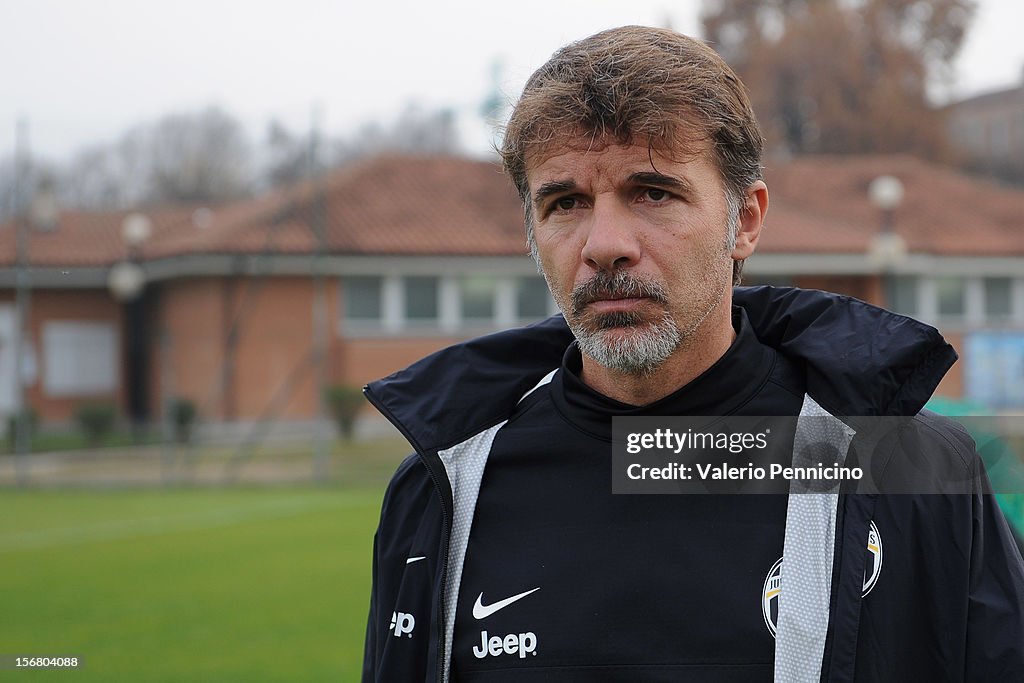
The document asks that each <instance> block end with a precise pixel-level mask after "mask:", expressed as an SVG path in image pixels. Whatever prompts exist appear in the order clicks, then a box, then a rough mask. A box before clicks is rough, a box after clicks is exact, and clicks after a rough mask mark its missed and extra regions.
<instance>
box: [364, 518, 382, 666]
mask: <svg viewBox="0 0 1024 683" xmlns="http://www.w3.org/2000/svg"><path fill="white" fill-rule="evenodd" d="M379 533H380V531H379V530H378V532H377V533H375V534H374V535H373V570H372V571H373V573H372V577H373V578H372V582H371V584H370V614H369V616H368V617H367V620H366V644H365V645H364V647H363V678H362V680H363V683H373V682H374V681H376V680H377V671H376V669H377V661H378V657H377V628H376V625H377V601H378V597H377V539H378V535H379Z"/></svg>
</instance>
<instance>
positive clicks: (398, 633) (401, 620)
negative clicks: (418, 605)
mask: <svg viewBox="0 0 1024 683" xmlns="http://www.w3.org/2000/svg"><path fill="white" fill-rule="evenodd" d="M414 628H416V617H414V616H413V615H411V614H406V613H405V612H392V613H391V631H392V632H393V633H394V634H395V638H401V637H402V636H403V635H407V636H409V637H410V638H412V630H413V629H414Z"/></svg>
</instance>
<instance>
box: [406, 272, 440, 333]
mask: <svg viewBox="0 0 1024 683" xmlns="http://www.w3.org/2000/svg"><path fill="white" fill-rule="evenodd" d="M439 280H440V278H438V277H435V276H433V275H430V276H422V275H415V276H409V277H406V278H404V280H403V289H404V290H405V319H406V321H408V322H411V323H419V324H422V323H433V322H437V315H438V290H439V289H440V287H439Z"/></svg>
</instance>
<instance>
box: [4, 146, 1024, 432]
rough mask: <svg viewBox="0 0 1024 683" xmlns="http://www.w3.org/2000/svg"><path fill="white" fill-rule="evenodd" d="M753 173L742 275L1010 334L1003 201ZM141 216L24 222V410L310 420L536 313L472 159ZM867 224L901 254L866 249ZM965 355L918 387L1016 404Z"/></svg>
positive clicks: (961, 337)
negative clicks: (324, 405) (898, 193)
mask: <svg viewBox="0 0 1024 683" xmlns="http://www.w3.org/2000/svg"><path fill="white" fill-rule="evenodd" d="M882 175H891V176H895V177H896V178H898V179H899V180H900V181H901V182H902V185H903V187H904V190H905V191H904V196H903V199H902V202H901V203H900V204H899V206H898V207H896V208H895V209H893V210H892V211H891V213H890V214H889V215H888V216H883V213H882V211H881V210H880V209H878V208H876V207H874V206H873V205H872V203H871V202H870V201H869V198H868V188H869V186H870V185H871V183H872V181H873V180H875V179H876V178H878V177H879V176H882ZM766 180H767V182H768V186H769V191H770V196H771V205H770V208H769V212H768V217H767V221H766V228H765V232H764V233H763V236H762V239H761V244H760V246H759V249H758V253H757V254H755V256H754V257H753V258H751V259H750V261H749V263H747V264H746V266H745V271H744V272H745V274H746V277H747V280H748V281H749V282H752V283H757V282H763V283H774V284H793V285H798V286H809V287H817V288H822V289H831V290H835V291H840V292H843V293H847V294H850V295H853V296H857V297H859V298H863V299H866V300H869V301H873V302H877V303H888V305H889V306H890V307H894V308H897V309H899V310H902V311H905V312H907V313H910V314H912V315H915V316H917V317H920V318H922V319H925V320H927V321H929V322H933V323H935V324H937V325H939V326H940V327H941V328H942V329H943V330H944V332H946V333H947V334H948V336H949V337H950V339H951V340H952V341H953V343H954V345H956V346H958V348H960V350H961V351H962V352H963V351H967V350H968V347H970V345H971V344H972V339H973V338H974V337H975V336H977V335H985V334H993V333H999V334H1003V335H1020V334H1021V330H1024V192H1021V191H1015V190H1011V189H1007V188H1004V187H1000V186H998V185H995V184H992V183H986V182H980V181H977V180H973V179H970V178H968V177H966V176H964V175H961V174H958V173H956V172H954V171H950V170H947V169H944V168H940V167H937V166H933V165H930V164H928V163H926V162H923V161H920V160H917V159H914V158H911V157H904V156H865V157H828V156H817V157H808V158H801V159H793V160H786V161H779V160H775V161H770V162H769V163H768V165H767V168H766ZM145 215H146V216H147V217H148V219H149V222H150V226H151V229H150V230H149V231H148V236H147V237H146V239H145V240H144V241H142V242H141V244H138V245H134V246H129V245H128V244H127V243H126V242H125V239H124V236H123V225H124V223H125V220H126V218H128V216H129V213H128V212H123V211H121V212H83V211H65V212H63V213H61V214H60V215H59V217H58V219H57V221H56V224H55V225H53V226H52V227H50V228H48V229H43V228H37V227H33V226H25V234H26V235H27V240H26V244H27V248H26V253H27V264H26V268H25V272H26V273H27V276H28V282H29V286H30V291H31V297H30V300H31V303H30V307H29V319H28V324H27V335H26V337H25V342H26V343H25V345H24V346H25V348H26V349H27V351H26V354H27V356H23V358H27V361H26V362H25V363H24V367H23V374H27V377H26V382H27V386H26V391H27V394H26V396H27V399H28V400H29V402H30V404H31V405H32V406H33V408H34V409H35V410H36V411H37V413H38V414H39V415H40V416H41V417H42V418H43V419H44V420H46V421H50V422H65V421H68V420H70V419H71V417H72V416H73V414H74V410H75V409H76V407H77V406H78V405H80V404H81V403H83V402H89V401H111V402H116V403H117V404H118V405H119V406H120V408H121V410H122V412H123V413H124V414H125V415H129V416H133V417H134V418H136V419H139V420H153V419H154V418H155V416H157V415H159V414H160V406H161V405H163V404H165V403H167V402H168V401H169V400H170V399H172V398H173V397H178V396H180V397H186V398H189V399H190V400H192V401H194V402H195V403H196V404H197V406H198V408H199V410H200V413H201V415H202V416H203V418H204V419H205V420H207V421H212V422H238V421H249V420H258V419H271V418H273V419H283V420H304V419H310V418H312V417H314V416H315V415H317V413H318V410H319V399H318V397H319V391H320V388H321V386H322V384H323V383H324V382H327V383H349V384H361V383H363V382H365V381H367V380H369V379H372V378H375V377H378V376H381V375H384V374H387V373H389V372H391V371H393V370H395V369H397V368H398V367H401V366H403V365H405V364H407V363H409V362H411V361H413V360H415V359H416V358H418V357H421V356H422V355H425V354H426V353H428V352H430V351H433V350H435V349H437V348H439V347H440V346H442V345H444V344H447V343H451V342H454V341H456V340H458V339H462V338H466V337H468V336H472V335H475V334H479V333H482V332H487V331H491V330H494V329H498V328H501V327H507V326H511V325H516V324H520V323H523V322H527V321H530V320H534V319H537V318H539V317H543V316H545V315H547V314H549V313H552V312H554V311H555V308H554V305H553V304H552V302H551V300H550V297H549V296H548V295H547V292H546V289H545V287H544V284H543V280H542V279H541V278H540V276H539V275H538V274H537V270H536V267H535V266H534V264H533V263H532V261H531V260H530V259H529V257H528V256H527V249H526V245H525V239H524V234H523V226H522V206H521V203H520V201H519V199H518V197H517V196H516V194H515V192H514V191H513V189H512V187H511V184H510V183H509V182H508V180H507V178H505V177H504V176H503V175H502V174H501V171H500V169H499V167H498V166H496V165H495V164H493V163H490V162H487V161H479V160H471V159H463V158H454V157H423V156H398V155H391V156H382V157H377V158H373V159H368V160H364V161H362V162H360V163H357V164H354V165H352V166H349V167H346V168H343V169H340V170H337V171H334V172H331V173H329V174H326V175H325V176H324V177H323V178H321V179H318V180H316V181H309V182H304V183H300V184H298V185H295V186H292V187H288V188H283V189H278V190H274V191H271V192H268V193H266V194H263V195H261V196H259V197H256V198H253V199H249V200H245V201H239V202H233V203H230V204H226V205H223V206H212V207H202V206H171V207H156V208H152V209H148V210H146V211H145ZM883 219H885V220H883ZM883 226H888V227H887V228H886V227H883ZM886 230H888V231H889V233H891V234H895V235H898V236H899V237H900V238H902V243H903V245H904V246H905V253H904V251H900V250H897V252H898V253H896V254H895V255H893V254H890V257H889V258H888V260H885V259H881V260H880V258H881V256H884V254H881V252H879V248H878V245H879V235H880V233H882V232H883V231H886ZM17 252H18V250H17V227H16V225H15V224H8V225H6V226H0V412H5V413H9V412H10V411H11V410H12V409H13V405H12V401H13V400H14V399H13V396H14V392H13V381H14V372H15V370H14V366H15V362H14V360H13V358H12V356H11V348H12V345H11V344H10V343H9V341H10V338H11V337H12V335H13V334H15V333H16V327H17V325H16V318H17V316H16V315H15V309H14V301H15V286H16V281H17V275H18V272H19V268H18V254H17ZM880 254H881V255H880ZM126 261H130V262H133V263H135V264H137V265H138V266H139V267H141V269H142V272H143V273H144V279H145V286H144V288H143V289H142V291H141V293H140V294H139V296H138V297H137V298H134V299H133V300H131V301H121V300H118V299H117V298H116V297H115V296H114V295H113V294H112V292H111V290H110V288H109V284H108V283H109V280H110V274H111V270H112V268H113V267H114V266H115V265H117V264H119V263H122V262H126ZM321 345H322V347H323V353H320V352H319V350H320V348H321ZM1010 347H1012V348H1016V347H1015V346H1013V345H1012V344H1011V345H1010V346H1008V347H1007V348H1010ZM1021 348H1024V343H1022V345H1021ZM1007 353H1011V354H1012V353H1013V351H1012V350H1011V351H1007ZM1011 360H1012V359H1011ZM970 366H971V363H970V362H969V360H967V361H965V362H962V363H960V364H958V367H957V368H955V369H954V371H953V372H951V373H950V376H949V378H948V379H947V381H946V382H945V383H944V384H943V386H942V387H941V388H940V390H941V391H942V392H943V393H945V394H947V395H951V396H964V395H969V396H973V395H974V394H978V393H979V392H980V393H981V394H985V392H986V391H988V392H989V393H988V394H985V395H984V396H981V398H987V400H989V402H991V403H993V404H996V405H999V406H1010V405H1014V404H1015V403H1014V402H1015V401H1017V400H1020V405H1024V395H1021V396H1020V397H1019V399H1018V395H1017V394H1015V393H1013V390H1011V389H1006V390H1005V391H1003V390H997V391H995V393H992V390H991V387H989V386H988V385H991V383H992V381H991V379H990V378H989V379H986V377H987V376H982V375H984V372H982V371H981V370H978V371H977V372H976V373H975V375H978V376H977V377H975V376H974V375H972V374H971V373H972V370H971V367H970ZM26 368H27V370H26ZM965 369H966V374H965ZM978 373H981V374H978ZM989 373H990V374H991V371H989ZM986 382H987V384H986ZM979 383H980V384H979ZM976 385H977V386H980V387H982V388H981V389H977V388H976ZM986 387H988V388H986ZM1000 391H1002V393H999V392H1000ZM972 392H973V393H972ZM1007 392H1009V393H1007Z"/></svg>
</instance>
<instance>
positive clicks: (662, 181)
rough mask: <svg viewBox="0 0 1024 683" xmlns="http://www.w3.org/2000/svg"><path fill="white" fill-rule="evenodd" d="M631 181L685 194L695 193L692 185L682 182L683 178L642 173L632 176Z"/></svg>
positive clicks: (648, 172)
mask: <svg viewBox="0 0 1024 683" xmlns="http://www.w3.org/2000/svg"><path fill="white" fill-rule="evenodd" d="M629 180H630V182H632V183H634V184H636V185H655V186H657V187H664V188H669V189H672V190H676V191H677V192H680V193H683V194H690V193H691V192H693V186H692V185H690V183H688V182H686V181H685V180H682V179H681V178H675V177H673V176H670V175H665V174H664V173H652V172H650V171H641V172H639V173H633V174H632V175H630V176H629Z"/></svg>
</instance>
